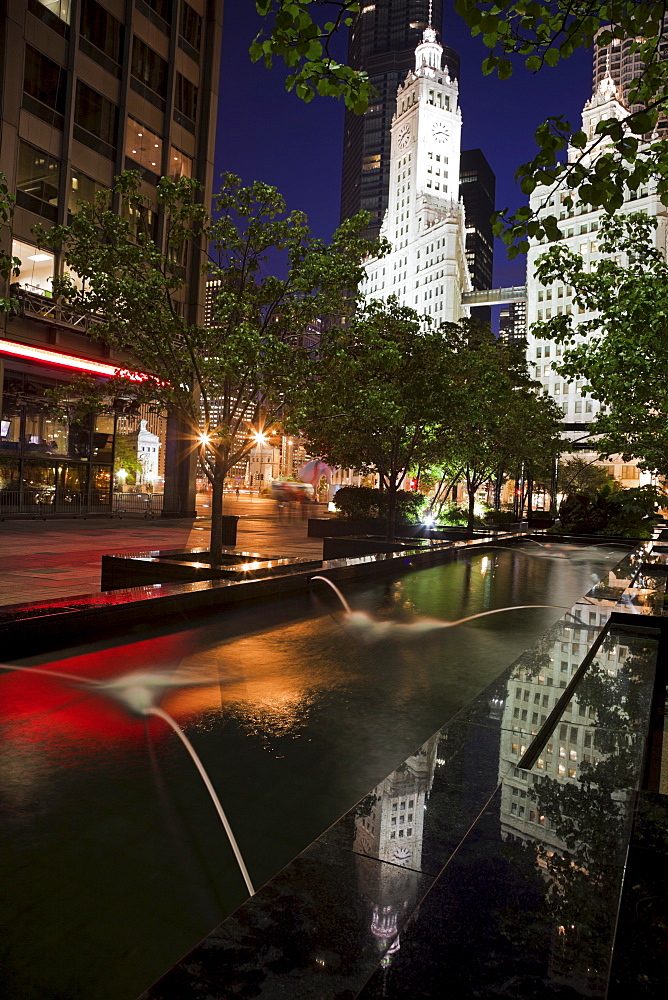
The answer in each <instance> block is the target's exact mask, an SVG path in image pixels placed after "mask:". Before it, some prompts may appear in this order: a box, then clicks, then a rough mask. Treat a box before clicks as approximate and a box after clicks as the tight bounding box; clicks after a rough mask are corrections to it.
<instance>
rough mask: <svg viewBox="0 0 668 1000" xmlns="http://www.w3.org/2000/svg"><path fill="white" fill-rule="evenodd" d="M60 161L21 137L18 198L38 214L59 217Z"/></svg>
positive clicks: (47, 217)
mask: <svg viewBox="0 0 668 1000" xmlns="http://www.w3.org/2000/svg"><path fill="white" fill-rule="evenodd" d="M59 186H60V161H59V160H57V159H56V158H55V157H54V156H51V155H50V154H49V153H45V152H43V151H42V150H41V149H36V148H35V146H30V145H28V143H27V142H23V140H21V141H20V142H19V160H18V166H17V170H16V202H17V204H18V205H21V206H22V207H23V208H27V209H28V210H29V211H30V212H34V213H35V214H36V215H41V216H42V217H43V218H45V219H50V220H51V221H52V222H55V221H56V218H57V214H58V189H59Z"/></svg>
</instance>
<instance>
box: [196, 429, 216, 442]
mask: <svg viewBox="0 0 668 1000" xmlns="http://www.w3.org/2000/svg"><path fill="white" fill-rule="evenodd" d="M197 440H198V441H199V443H200V444H204V445H207V444H211V440H212V439H211V437H210V436H209V435H208V434H207V433H205V431H202V433H201V434H200V435H199V437H198V438H197Z"/></svg>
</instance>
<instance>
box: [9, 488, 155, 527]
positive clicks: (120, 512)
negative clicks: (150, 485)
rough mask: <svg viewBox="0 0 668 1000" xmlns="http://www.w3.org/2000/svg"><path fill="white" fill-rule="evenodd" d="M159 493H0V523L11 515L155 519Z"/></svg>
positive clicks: (58, 491)
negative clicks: (125, 516) (110, 515)
mask: <svg viewBox="0 0 668 1000" xmlns="http://www.w3.org/2000/svg"><path fill="white" fill-rule="evenodd" d="M163 499H164V498H163V495H162V493H153V494H149V493H114V495H113V498H112V499H111V500H110V499H109V494H108V493H92V494H90V495H89V494H88V493H74V492H72V491H70V490H55V491H53V490H48V489H47V490H38V489H24V490H0V520H2V519H3V518H4V517H8V516H10V515H13V514H25V515H31V516H32V517H49V516H50V515H53V514H61V515H62V514H68V515H70V516H71V517H77V516H86V515H89V514H115V515H117V516H119V517H123V516H124V515H126V514H139V515H141V516H143V517H157V516H159V515H160V513H161V511H162V502H163Z"/></svg>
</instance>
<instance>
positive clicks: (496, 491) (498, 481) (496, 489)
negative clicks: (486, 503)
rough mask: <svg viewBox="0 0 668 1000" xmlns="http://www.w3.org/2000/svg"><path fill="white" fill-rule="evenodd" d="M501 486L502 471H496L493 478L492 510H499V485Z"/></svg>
mask: <svg viewBox="0 0 668 1000" xmlns="http://www.w3.org/2000/svg"><path fill="white" fill-rule="evenodd" d="M502 486H503V472H499V473H497V476H496V479H495V480H494V510H501V487H502Z"/></svg>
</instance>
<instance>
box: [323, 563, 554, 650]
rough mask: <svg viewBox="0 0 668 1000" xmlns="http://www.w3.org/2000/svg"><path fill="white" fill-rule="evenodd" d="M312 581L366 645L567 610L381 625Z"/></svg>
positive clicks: (514, 607)
mask: <svg viewBox="0 0 668 1000" xmlns="http://www.w3.org/2000/svg"><path fill="white" fill-rule="evenodd" d="M313 580H322V581H323V582H324V583H327V584H328V585H329V586H330V587H331V588H332V590H333V591H334V593H335V594H336V596H337V597H338V598H339V600H340V601H341V604H342V605H343V610H344V622H345V625H346V627H347V628H348V630H349V631H350V632H352V633H353V634H354V635H357V636H358V637H359V638H360V639H361V640H362V641H363V642H366V643H369V644H370V643H373V642H380V641H381V640H382V639H392V638H396V639H401V638H409V637H414V636H416V635H428V634H430V633H432V632H439V631H441V630H442V629H446V628H453V627H454V626H455V625H463V624H464V623H465V622H470V621H473V620H474V619H475V618H484V617H485V616H486V615H498V614H500V613H501V612H502V611H520V610H522V609H524V608H555V609H556V610H558V611H570V608H567V607H566V606H565V605H562V604H514V605H512V606H511V607H508V608H495V609H493V610H492V611H479V612H478V613H477V614H475V615H467V617H466V618H458V619H457V621H454V622H448V621H439V620H436V619H430V618H423V619H421V620H420V621H416V622H410V623H408V624H405V623H403V622H383V621H378V619H376V618H372V617H371V615H369V614H367V613H366V611H352V610H351V608H350V605H349V604H348V602H347V601H346V599H345V597H344V596H343V594H342V593H341V591H340V590H339V588H338V587H337V586H336V584H335V583H333V582H332V581H331V580H330V579H328V578H327V577H326V576H312V577H311V581H313Z"/></svg>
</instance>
